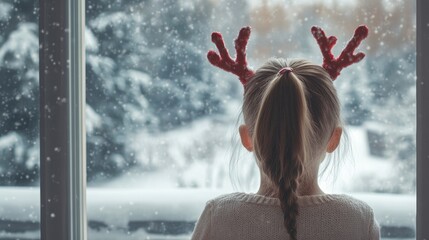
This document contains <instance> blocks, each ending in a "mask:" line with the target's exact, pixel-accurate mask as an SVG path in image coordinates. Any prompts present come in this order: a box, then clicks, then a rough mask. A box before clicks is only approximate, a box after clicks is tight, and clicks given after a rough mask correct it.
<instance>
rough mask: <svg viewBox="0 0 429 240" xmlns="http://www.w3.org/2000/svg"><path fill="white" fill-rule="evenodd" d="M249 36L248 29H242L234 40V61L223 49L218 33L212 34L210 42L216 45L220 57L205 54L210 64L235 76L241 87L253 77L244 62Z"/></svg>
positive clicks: (220, 35) (212, 53)
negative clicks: (235, 54)
mask: <svg viewBox="0 0 429 240" xmlns="http://www.w3.org/2000/svg"><path fill="white" fill-rule="evenodd" d="M249 36H250V27H243V28H242V29H241V30H240V33H239V34H238V37H237V39H235V51H236V53H237V56H236V58H235V61H234V60H232V59H231V56H230V55H229V53H228V50H227V49H226V48H225V43H224V41H223V38H222V34H220V33H218V32H213V33H212V42H213V43H214V44H216V47H217V49H218V50H219V54H220V56H219V55H218V54H217V53H216V52H215V51H209V52H208V53H207V58H208V60H209V62H210V63H211V64H213V65H215V66H217V67H219V68H221V69H223V70H225V71H227V72H231V73H233V74H235V75H237V76H238V77H239V79H240V81H241V83H242V84H243V85H244V84H246V82H247V81H248V80H249V78H251V77H252V76H253V75H254V72H253V71H252V70H251V69H249V68H248V67H247V61H246V45H247V41H248V40H249Z"/></svg>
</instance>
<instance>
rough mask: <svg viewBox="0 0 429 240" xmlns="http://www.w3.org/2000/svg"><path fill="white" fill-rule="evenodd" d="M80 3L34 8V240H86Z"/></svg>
mask: <svg viewBox="0 0 429 240" xmlns="http://www.w3.org/2000/svg"><path fill="white" fill-rule="evenodd" d="M416 1H417V87H416V88H417V133H416V136H417V146H416V147H417V196H416V199H417V218H416V220H417V221H416V222H417V225H416V234H417V235H416V236H417V238H416V239H418V240H421V239H429V228H426V227H424V226H425V223H426V225H427V224H429V204H428V203H429V174H428V173H427V172H428V171H429V157H428V156H429V147H427V146H426V147H425V144H426V145H427V144H428V143H429V124H428V123H429V108H428V106H429V68H428V67H427V66H428V65H429V44H428V43H429V15H427V14H426V13H425V9H429V1H425V0H416ZM84 28H85V1H84V0H40V22H39V41H40V66H39V69H40V118H41V119H40V159H41V160H40V191H41V215H40V218H41V239H44V240H58V239H62V240H63V239H64V240H76V239H82V240H86V239H87V236H86V235H87V234H86V227H87V226H86V225H87V220H86V149H85V145H86V144H85V142H86V141H85V121H84V119H85V116H84V110H85V48H84ZM47 159H50V160H47Z"/></svg>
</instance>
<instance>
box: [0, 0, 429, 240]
mask: <svg viewBox="0 0 429 240" xmlns="http://www.w3.org/2000/svg"><path fill="white" fill-rule="evenodd" d="M82 3H83V1H80V0H79V1H66V0H64V1H57V0H40V6H41V7H40V11H39V3H38V2H37V1H36V2H34V1H26V0H19V1H13V2H12V1H8V2H0V29H1V30H2V31H1V34H0V58H1V61H0V72H2V74H1V76H2V77H1V79H2V80H3V81H7V83H6V84H4V83H2V84H0V99H1V103H2V104H1V106H0V108H2V113H1V114H2V115H1V118H0V126H1V128H0V185H1V186H0V216H1V217H0V239H2V238H5V239H18V238H19V239H25V238H31V239H37V238H38V234H39V231H40V230H41V232H42V238H43V239H48V240H51V239H59V238H62V239H84V236H85V235H86V232H85V228H86V227H85V223H86V219H85V214H84V210H85V204H84V202H82V200H84V199H85V192H86V191H85V190H86V186H85V182H84V181H83V182H82V180H83V179H85V175H84V174H82V173H84V172H85V171H82V170H81V169H80V168H81V167H82V166H84V165H85V161H84V160H85V156H83V153H85V149H84V147H82V146H83V145H82V144H85V143H86V144H87V145H86V146H87V148H88V150H87V156H86V157H87V166H88V169H87V175H88V186H89V187H88V203H87V205H88V207H87V209H88V236H89V239H98V238H101V239H118V238H121V239H135V238H142V239H144V238H153V237H158V238H161V239H163V238H179V239H181V238H183V239H187V238H188V237H189V235H190V233H191V232H192V229H193V226H194V223H195V220H196V218H197V217H198V216H199V214H200V211H201V209H202V207H203V205H204V203H205V201H206V200H207V199H209V198H211V197H213V196H216V195H219V194H221V193H224V192H228V191H232V190H233V187H232V185H231V183H230V180H229V161H230V156H231V155H233V153H236V152H235V149H236V148H235V147H234V146H232V145H234V144H235V142H234V141H233V140H231V138H233V137H234V133H235V131H236V128H237V126H236V122H237V117H238V112H239V110H240V103H241V97H242V88H241V86H240V84H239V83H238V81H237V80H236V79H235V78H234V77H232V76H229V74H226V73H223V72H221V71H219V70H217V69H215V68H213V67H212V66H210V65H209V64H208V63H207V62H206V60H205V52H206V51H207V50H208V49H213V48H214V46H212V44H211V43H210V42H209V36H210V33H211V31H213V30H215V31H221V32H222V33H223V35H224V37H225V40H226V43H227V46H228V47H229V49H230V50H232V49H233V46H232V40H233V39H234V38H235V37H236V34H237V31H238V29H239V28H240V27H241V26H243V25H252V26H253V32H252V36H251V40H250V43H249V53H248V56H249V60H250V64H251V65H252V66H254V67H257V66H259V65H260V64H261V63H262V62H263V61H264V60H265V59H266V58H267V57H271V56H278V57H297V58H299V57H303V58H307V59H310V60H312V61H314V62H321V56H320V53H319V52H318V49H317V46H316V45H315V43H314V40H313V39H312V38H311V35H310V33H309V28H310V26H311V25H313V24H318V25H321V26H322V27H324V28H325V30H326V32H327V33H328V34H329V35H336V36H338V39H339V41H338V43H337V46H336V48H335V49H336V50H337V51H339V49H341V46H343V44H344V42H345V41H346V40H348V39H349V38H350V35H351V32H350V31H351V29H352V28H354V27H355V26H356V25H358V24H360V23H366V24H368V25H369V27H370V29H371V33H370V34H371V35H370V37H369V38H368V39H367V40H366V41H365V42H364V44H363V45H362V46H361V47H360V48H361V49H362V50H363V51H365V52H366V53H367V58H366V59H365V60H364V61H363V62H362V63H360V64H359V65H356V67H355V68H350V69H347V70H345V71H344V72H343V73H342V76H341V78H340V79H339V80H340V81H337V82H336V83H335V84H336V85H337V88H338V92H339V94H340V98H341V101H342V103H343V118H344V121H345V125H346V128H347V129H348V132H349V138H350V139H351V140H350V142H351V148H352V154H353V156H354V161H352V160H350V159H346V160H344V166H342V168H341V169H342V170H340V171H339V172H338V178H337V182H336V183H335V184H332V183H330V182H329V181H325V182H324V183H323V184H324V186H325V189H328V191H335V192H351V194H353V195H355V196H356V197H359V198H362V199H364V200H365V201H367V202H368V203H370V205H372V206H373V207H374V209H375V211H376V215H377V219H378V221H379V222H380V224H381V226H382V229H381V232H382V237H383V238H385V239H391V238H397V239H416V238H417V239H420V238H424V236H428V235H427V232H424V231H425V229H423V222H424V221H425V220H428V219H427V216H428V211H427V206H424V205H423V202H424V201H423V199H427V196H428V195H427V193H428V192H427V189H426V188H425V186H424V185H423V184H422V183H425V182H427V181H425V179H426V178H427V176H425V175H424V169H428V166H427V164H426V163H425V162H424V161H423V160H422V159H425V156H426V155H427V154H426V153H427V150H426V149H425V148H424V146H423V144H422V143H423V142H424V140H425V139H426V138H427V136H428V132H427V129H425V128H424V127H425V126H424V125H423V123H424V122H425V119H426V118H427V114H426V112H425V109H424V108H422V107H421V106H422V104H425V103H426V102H427V97H425V96H424V95H423V93H424V91H426V90H427V89H425V88H424V81H425V80H424V78H423V76H427V75H428V72H427V70H426V69H424V67H423V63H424V62H425V61H427V55H425V54H427V51H426V52H425V51H424V50H425V49H426V48H425V47H427V46H424V45H423V44H424V43H425V39H426V40H427V34H428V33H427V28H425V26H426V25H427V24H429V20H428V19H427V17H425V16H423V15H422V14H421V13H422V11H423V10H422V9H427V8H425V7H428V6H423V5H424V4H426V3H424V2H423V1H420V0H419V1H417V4H418V6H417V7H416V6H415V4H414V3H403V2H401V1H389V0H380V1H360V2H358V1H354V2H347V3H346V2H342V1H335V0H334V1H322V0H320V1H313V2H297V1H290V2H288V3H287V5H285V4H284V3H283V2H281V1H275V0H272V1H250V0H249V1H246V0H237V1H226V0H218V1H214V0H207V1H205V0H202V1H192V2H190V1H173V2H171V1H128V2H122V1H110V2H106V1H93V0H88V1H87V2H86V5H85V6H84V5H83V4H82ZM419 4H420V6H419ZM84 8H85V12H86V18H87V19H86V22H85V23H86V30H85V35H86V54H82V53H83V52H81V51H79V49H80V50H82V49H81V48H82V46H83V45H82V42H81V40H82V38H81V37H82V35H79V34H80V33H82V30H83V28H82V20H83V17H82V15H80V14H82V13H83V11H82V10H83V9H84ZM237 12H239V13H240V14H236V13H237ZM351 12H352V13H353V14H351ZM416 12H417V15H418V14H420V17H419V16H418V17H419V18H418V21H417V22H416V21H415V15H416ZM39 17H40V27H39V26H38V23H37V21H38V19H39ZM68 17H69V18H68ZM424 18H426V19H424ZM416 25H417V30H418V31H419V30H420V34H419V32H417V47H418V49H423V51H422V53H421V54H420V55H419V53H417V59H418V64H417V71H418V73H419V74H421V75H419V76H421V77H422V78H421V79H419V80H418V84H416V71H415V67H416V61H415V59H416V52H415V46H416ZM425 31H426V32H425ZM38 35H39V36H40V53H41V54H40V66H39V58H38V53H39V52H38V50H37V49H38V47H37V44H35V43H37V41H38V38H39V37H38ZM419 40H420V45H419ZM16 43H19V44H16ZM75 50H77V51H75ZM426 50H427V49H426ZM84 63H86V69H87V72H86V82H87V84H86V95H87V98H86V99H87V102H86V107H84V103H82V102H79V100H82V99H84V95H85V93H83V92H82V89H83V86H82V85H79V84H82V83H84V82H85V81H84V78H82V77H81V76H82V75H83V73H84V71H83V70H84V68H83V67H82V64H84ZM419 64H420V65H419ZM39 68H40V69H43V71H39ZM51 70H52V71H51ZM39 74H40V76H42V77H41V79H40V84H39V79H38V78H39V77H38V76H39ZM49 80H50V81H49ZM63 83H67V84H63ZM39 86H41V88H40V89H41V91H40V92H39ZM416 88H417V90H418V91H417V92H418V94H420V95H418V96H417V103H418V104H420V105H419V106H420V108H419V109H418V111H419V112H418V113H419V115H418V116H419V117H416V113H415V110H414V109H415V107H414V106H415V105H416V96H415V94H414V93H415V92H416V91H415V89H416ZM59 92H60V93H59ZM82 93H83V95H82ZM79 94H81V95H79ZM39 95H40V101H41V103H42V104H41V105H40V109H41V111H39V106H38V102H39ZM58 96H61V97H60V98H58ZM43 103H48V104H43ZM75 103H76V104H75ZM393 110H395V111H393ZM399 110H400V111H399ZM42 111H43V112H42ZM82 111H85V113H86V119H87V121H86V132H85V131H84V130H85V127H84V126H82V119H83V118H82ZM420 114H421V115H420ZM39 116H40V124H41V128H40V130H39V127H38V126H39V124H38V123H39ZM50 118H52V119H55V121H54V120H52V119H51V120H49V119H50ZM416 118H417V122H418V123H419V124H420V125H418V127H419V132H418V134H417V139H418V143H419V144H417V147H418V149H417V150H418V151H417V158H418V159H419V162H418V164H420V165H419V167H418V168H417V170H418V171H419V174H418V178H417V179H416V175H415V170H416V161H415V158H416V150H415V149H416V135H415V134H414V132H415V129H416V126H415V124H414V122H415V119H416ZM380 129H381V130H380ZM51 130H55V131H51ZM39 132H40V134H39ZM85 133H86V138H87V141H86V142H85ZM82 134H83V135H82ZM39 135H40V138H39ZM39 139H40V141H39ZM70 140H71V141H70ZM426 142H427V141H426ZM59 145H61V147H58V146H59ZM237 148H239V146H238V147H237ZM39 152H40V155H41V156H42V158H40V159H41V161H40V163H39ZM349 156H350V155H349ZM236 158H239V162H238V165H237V166H238V173H237V174H238V176H239V179H240V181H239V184H238V185H239V186H240V188H239V190H242V189H245V190H246V191H250V190H252V186H253V188H254V187H255V184H256V185H257V182H258V179H257V178H255V176H256V170H257V169H256V168H255V166H254V165H253V164H252V159H251V158H252V156H251V155H246V154H245V153H242V154H241V155H240V156H239V157H236V156H235V155H234V157H233V159H236ZM353 162H354V166H352V165H353V164H352V163H353ZM425 164H426V165H425ZM39 168H40V169H41V172H40V180H39V178H38V175H39V170H38V169H39ZM350 171H352V173H353V174H350ZM234 174H235V173H233V175H234ZM328 176H329V174H328ZM338 179H340V181H339V180H338ZM416 181H417V183H420V184H418V185H417V200H418V205H417V207H418V209H419V211H417V216H416V209H415V195H416ZM39 184H40V192H41V194H39ZM18 186H20V187H18ZM362 191H366V193H357V192H362ZM39 195H40V197H41V199H42V205H40V204H39V202H38V200H39ZM190 196H192V197H190ZM386 199H388V201H386ZM48 202H49V203H51V202H52V203H53V204H52V205H50V204H44V203H48ZM386 202H388V203H389V204H386ZM404 206H406V207H404ZM40 207H41V208H42V211H39V208H40ZM81 213H83V214H81ZM415 219H417V230H418V232H417V236H416V223H415ZM39 229H40V230H39ZM419 229H420V230H419ZM43 234H45V235H43ZM75 234H78V235H75ZM418 234H420V236H419V235H418ZM425 234H426V235H425Z"/></svg>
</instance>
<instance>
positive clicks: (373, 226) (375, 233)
mask: <svg viewBox="0 0 429 240" xmlns="http://www.w3.org/2000/svg"><path fill="white" fill-rule="evenodd" d="M369 239H370V240H380V227H379V225H378V223H377V220H375V216H374V212H373V211H371V220H370V224H369Z"/></svg>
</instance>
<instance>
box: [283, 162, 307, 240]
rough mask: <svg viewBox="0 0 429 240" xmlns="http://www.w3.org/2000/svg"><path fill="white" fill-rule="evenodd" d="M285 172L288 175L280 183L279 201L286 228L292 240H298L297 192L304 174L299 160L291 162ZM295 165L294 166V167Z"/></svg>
mask: <svg viewBox="0 0 429 240" xmlns="http://www.w3.org/2000/svg"><path fill="white" fill-rule="evenodd" d="M291 163H292V164H290V165H289V166H287V168H286V169H285V170H287V173H286V174H284V175H283V177H282V178H281V179H280V181H279V186H278V187H279V199H280V205H281V208H282V211H283V220H284V226H285V228H286V229H287V231H288V233H289V236H290V238H291V240H296V239H297V226H296V217H297V216H298V210H299V206H298V202H297V199H298V197H297V194H296V191H297V189H298V177H299V175H300V174H301V172H302V164H301V161H300V160H299V159H296V160H295V161H292V162H291ZM292 165H294V166H292Z"/></svg>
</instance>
